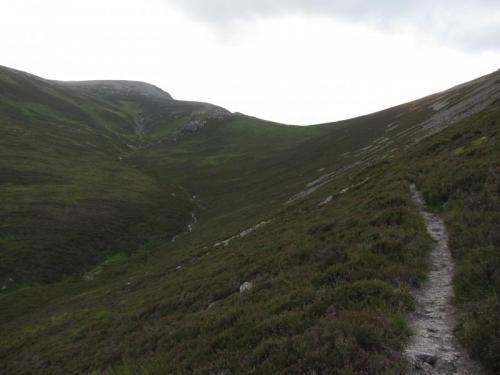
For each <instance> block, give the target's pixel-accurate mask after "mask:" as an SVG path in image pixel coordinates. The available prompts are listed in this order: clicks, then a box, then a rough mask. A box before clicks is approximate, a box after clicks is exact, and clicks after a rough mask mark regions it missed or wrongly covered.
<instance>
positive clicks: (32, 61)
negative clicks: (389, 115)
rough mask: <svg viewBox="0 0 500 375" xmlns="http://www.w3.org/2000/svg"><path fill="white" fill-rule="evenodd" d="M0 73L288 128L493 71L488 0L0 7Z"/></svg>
mask: <svg viewBox="0 0 500 375" xmlns="http://www.w3.org/2000/svg"><path fill="white" fill-rule="evenodd" d="M0 21H1V22H0V65H6V66H10V67H12V68H17V69H21V70H25V71H28V72H31V73H34V74H37V75H40V76H43V77H46V78H52V79H60V80H85V79H131V80H140V81H146V82H150V83H153V84H155V85H157V86H160V87H161V88H163V89H164V90H165V91H168V92H169V93H170V94H172V95H173V96H174V97H175V98H177V99H189V100H200V101H206V102H211V103H214V104H218V105H221V106H223V107H226V108H227V109H229V110H231V111H238V112H244V113H246V114H249V115H253V116H257V117H261V118H265V119H268V120H275V121H279V122H284V123H293V124H312V123H320V122H328V121H334V120H340V119H345V118H349V117H353V116H357V115H362V114H366V113H370V112H373V111H376V110H380V109H383V108H386V107H389V106H392V105H396V104H400V103H403V102H406V101H409V100H412V99H417V98H419V97H422V96H424V95H428V94H431V93H434V92H436V91H440V90H443V89H446V88H449V87H450V86H452V85H455V84H459V83H462V82H464V81H467V80H470V79H473V78H476V77H478V76H481V75H484V74H487V73H490V72H492V71H494V70H497V69H499V68H500V1H499V0H441V1H439V0H434V1H431V0H418V1H417V0H407V1H401V0H378V1H371V0H364V1H363V0H140V1H139V0H106V1H104V0H85V1H82V0H73V1H68V0H44V1H41V0H2V1H1V2H0Z"/></svg>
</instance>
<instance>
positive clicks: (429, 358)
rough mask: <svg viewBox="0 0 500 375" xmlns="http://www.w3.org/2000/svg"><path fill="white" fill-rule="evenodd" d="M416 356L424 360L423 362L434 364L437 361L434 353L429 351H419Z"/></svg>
mask: <svg viewBox="0 0 500 375" xmlns="http://www.w3.org/2000/svg"><path fill="white" fill-rule="evenodd" d="M416 358H417V359H418V360H419V361H421V362H423V363H428V364H429V365H431V366H434V365H435V364H436V362H437V357H436V356H435V355H434V354H427V353H418V354H417V355H416Z"/></svg>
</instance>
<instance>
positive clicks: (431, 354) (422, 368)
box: [405, 185, 481, 375]
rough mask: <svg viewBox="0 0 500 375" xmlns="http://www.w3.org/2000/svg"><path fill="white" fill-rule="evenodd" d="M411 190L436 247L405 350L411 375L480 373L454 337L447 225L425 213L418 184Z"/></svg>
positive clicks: (451, 262)
mask: <svg viewBox="0 0 500 375" xmlns="http://www.w3.org/2000/svg"><path fill="white" fill-rule="evenodd" d="M410 188H411V194H412V198H413V201H414V202H415V204H416V205H417V207H418V209H419V211H420V214H421V215H422V217H423V218H424V220H425V225H426V227H427V232H428V233H429V235H430V236H431V237H432V239H433V240H434V241H436V244H435V245H434V248H433V249H432V252H431V254H430V265H431V270H430V273H429V279H428V280H427V281H426V283H425V284H424V285H423V286H422V288H421V289H419V290H417V291H416V292H415V294H414V296H415V299H416V304H417V307H416V310H415V312H414V313H413V314H412V316H411V327H412V329H413V332H414V336H413V337H412V340H411V341H410V343H409V345H408V347H407V348H406V350H405V355H406V357H407V358H408V360H409V362H410V364H411V368H410V369H409V374H440V375H452V374H453V375H455V374H456V375H476V374H481V370H480V369H479V368H478V367H477V366H476V365H475V364H474V363H473V362H472V361H471V360H470V359H469V357H468V355H467V353H466V352H465V351H464V349H463V348H462V347H461V345H460V344H459V343H458V341H457V339H456V337H455V336H454V334H453V330H454V328H455V323H456V311H455V309H454V307H453V305H452V304H451V298H452V296H453V285H452V280H453V272H454V263H453V259H452V257H451V253H450V250H449V247H448V235H447V233H446V228H445V226H444V222H443V220H442V219H441V218H440V217H439V216H437V215H434V214H432V213H429V212H428V211H426V206H425V201H424V199H423V197H422V194H421V193H420V192H419V191H418V190H417V189H416V187H415V185H411V187H410Z"/></svg>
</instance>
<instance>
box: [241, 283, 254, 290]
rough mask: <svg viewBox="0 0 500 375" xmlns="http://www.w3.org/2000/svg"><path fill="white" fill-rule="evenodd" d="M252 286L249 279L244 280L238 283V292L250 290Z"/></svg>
mask: <svg viewBox="0 0 500 375" xmlns="http://www.w3.org/2000/svg"><path fill="white" fill-rule="evenodd" d="M252 288H253V283H251V282H249V281H245V282H244V283H243V284H241V285H240V293H245V292H249V291H251V290H252Z"/></svg>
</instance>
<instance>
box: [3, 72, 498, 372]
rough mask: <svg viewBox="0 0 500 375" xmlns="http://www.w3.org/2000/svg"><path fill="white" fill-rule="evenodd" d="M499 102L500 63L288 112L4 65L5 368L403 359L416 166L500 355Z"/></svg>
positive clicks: (413, 283)
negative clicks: (463, 76) (316, 115)
mask: <svg viewBox="0 0 500 375" xmlns="http://www.w3.org/2000/svg"><path fill="white" fill-rule="evenodd" d="M499 113H500V71H498V72H496V73H493V74H491V75H488V76H485V77H482V78H480V79H478V80H475V81H472V82H469V83H466V84H463V85H460V86H457V87H455V88H452V89H450V90H447V91H445V92H442V93H438V94H435V95H432V96H430V97H427V98H423V99H420V100H417V101H414V102H411V103H407V104H403V105H401V106H397V107H394V108H390V109H387V110H384V111H381V112H378V113H374V114H371V115H367V116H363V117H360V118H355V119H352V120H347V121H342V122H338V123H331V124H321V125H316V126H310V127H297V126H285V125H281V124H276V123H270V122H267V121H263V120H260V119H256V118H253V117H249V116H246V115H242V114H233V113H230V112H228V111H226V110H225V109H223V108H221V107H217V106H214V105H211V104H205V103H196V102H186V101H177V100H175V99H173V98H172V97H171V96H170V95H169V94H168V93H166V92H164V91H162V90H161V89H159V88H157V87H155V86H152V85H149V84H145V83H139V82H128V81H91V82H57V81H49V80H44V79H42V78H38V77H35V76H32V75H29V74H27V73H23V72H19V71H15V70H12V69H9V68H0V145H1V147H0V152H1V154H2V157H1V158H0V215H1V217H2V224H1V225H0V285H1V289H2V290H1V294H0V329H1V330H2V332H4V333H5V334H3V335H2V337H1V338H0V372H1V371H3V372H5V373H9V374H28V373H39V374H44V373H46V374H58V373H61V374H67V373H84V374H90V373H93V374H107V373H110V374H122V373H123V374H127V373H145V374H146V373H147V374H156V373H158V374H165V373H198V374H240V373H258V374H262V373H269V374H275V373H289V374H292V373H293V374H301V373H304V374H314V373H316V374H322V373H324V374H330V373H338V374H355V373H370V374H385V373H404V372H405V371H406V369H407V366H408V360H407V358H406V357H405V356H404V355H403V352H404V347H405V345H406V343H407V342H408V340H409V339H410V337H411V334H412V333H411V330H410V329H409V326H408V323H407V322H408V314H410V313H411V312H412V311H413V310H414V308H415V303H416V302H417V303H418V301H416V300H415V299H414V297H413V296H414V295H415V288H417V289H418V288H419V287H420V286H421V285H422V283H423V282H424V281H425V279H426V275H427V274H428V271H429V252H430V250H431V248H432V239H431V238H430V237H429V235H428V234H427V233H426V229H425V225H424V222H423V220H422V218H421V216H420V212H419V207H417V206H416V205H415V204H414V202H413V201H412V198H411V194H410V185H411V184H412V183H415V184H416V186H417V187H418V188H420V189H421V190H422V192H423V194H424V198H425V199H426V201H427V202H428V203H429V208H428V209H431V210H433V212H434V213H437V214H440V215H442V216H443V217H444V223H445V225H447V226H448V227H449V231H450V233H449V237H450V238H449V245H450V251H451V254H452V256H453V258H454V259H455V262H456V264H457V267H456V274H455V278H454V291H455V299H454V301H455V303H456V306H457V308H458V309H459V311H460V319H459V320H458V321H457V324H458V326H457V337H459V339H460V340H461V343H462V344H463V345H464V346H465V347H466V348H467V349H468V350H469V353H470V354H471V356H472V357H473V358H474V359H478V360H479V361H480V362H481V363H482V364H484V365H485V367H486V368H487V369H490V370H492V371H499V370H500V357H499V356H498V354H497V353H499V352H500V345H499V344H498V342H499V340H500V331H499V329H498V327H500V322H499V320H498V316H500V314H498V313H497V312H498V306H500V303H499V302H498V292H499V291H500V284H498V280H500V278H499V277H500V276H499V275H500V274H499V273H498V269H499V268H498V267H497V265H498V264H500V263H498V262H499V259H500V250H499V249H500V243H499V242H498V236H497V235H496V232H497V231H496V230H495V223H497V222H498V221H497V220H498V217H497V216H498V212H500V210H499V207H500V206H499V204H498V198H499V195H498V191H499V190H498V189H499V187H498V186H499V185H498V182H499V181H498V176H499V175H500V173H498V172H500V171H499V166H498V160H500V158H498V152H499V146H498V136H499V135H498V131H499V129H500V122H499ZM480 217H481V218H482V219H479V218H480ZM482 341H485V342H489V343H491V344H489V345H480V344H479V342H482Z"/></svg>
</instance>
